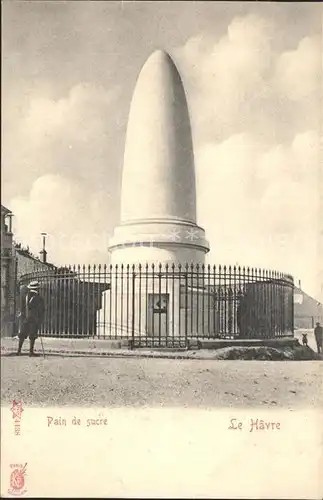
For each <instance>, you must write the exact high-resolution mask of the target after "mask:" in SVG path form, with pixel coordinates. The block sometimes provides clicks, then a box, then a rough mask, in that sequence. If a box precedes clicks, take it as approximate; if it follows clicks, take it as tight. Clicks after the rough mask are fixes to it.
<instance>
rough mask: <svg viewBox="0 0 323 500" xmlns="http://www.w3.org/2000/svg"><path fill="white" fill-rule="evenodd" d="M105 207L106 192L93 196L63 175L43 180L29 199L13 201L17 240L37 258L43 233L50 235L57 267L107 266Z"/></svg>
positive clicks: (49, 246) (51, 253) (50, 252)
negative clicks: (105, 264) (97, 264)
mask: <svg viewBox="0 0 323 500" xmlns="http://www.w3.org/2000/svg"><path fill="white" fill-rule="evenodd" d="M103 206H104V192H103V191H99V190H97V191H96V192H94V193H92V195H91V193H89V192H88V191H87V190H86V189H85V188H84V186H81V185H78V184H75V183H73V182H72V181H71V180H70V179H68V178H66V177H63V176H61V175H58V174H55V175H53V174H48V175H44V176H41V177H39V178H38V179H37V180H36V181H35V182H34V183H33V185H32V188H31V190H30V193H29V194H28V196H26V197H15V198H13V199H12V201H11V209H12V211H13V212H14V214H15V227H14V231H15V238H16V239H17V240H18V241H21V242H22V243H23V244H27V243H28V245H29V246H30V248H31V250H32V251H33V253H34V254H36V255H37V254H38V252H39V251H40V249H41V236H40V233H41V232H46V233H48V238H47V251H48V257H49V260H50V261H53V260H54V262H55V263H56V264H71V263H72V264H74V263H75V264H76V263H80V264H83V263H90V262H93V263H97V262H101V261H102V260H103V262H106V260H107V254H108V251H107V248H108V241H109V234H108V231H107V227H106V224H105V216H104V212H102V209H103ZM76 260H77V262H76Z"/></svg>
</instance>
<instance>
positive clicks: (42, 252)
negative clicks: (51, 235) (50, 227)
mask: <svg viewBox="0 0 323 500" xmlns="http://www.w3.org/2000/svg"><path fill="white" fill-rule="evenodd" d="M40 234H41V236H42V237H43V249H42V251H41V252H40V255H41V260H42V262H43V263H44V264H45V263H46V262H47V252H46V236H48V234H47V233H40Z"/></svg>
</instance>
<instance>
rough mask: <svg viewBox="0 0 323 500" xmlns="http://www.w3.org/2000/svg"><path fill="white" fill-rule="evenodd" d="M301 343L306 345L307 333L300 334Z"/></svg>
mask: <svg viewBox="0 0 323 500" xmlns="http://www.w3.org/2000/svg"><path fill="white" fill-rule="evenodd" d="M302 344H303V345H305V346H306V347H308V339H307V333H303V334H302Z"/></svg>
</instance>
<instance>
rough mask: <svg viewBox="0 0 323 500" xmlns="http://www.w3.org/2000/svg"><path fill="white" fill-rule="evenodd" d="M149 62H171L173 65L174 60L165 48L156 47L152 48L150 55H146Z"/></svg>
mask: <svg viewBox="0 0 323 500" xmlns="http://www.w3.org/2000/svg"><path fill="white" fill-rule="evenodd" d="M148 61H149V62H151V61H154V62H156V63H159V64H165V63H166V64H171V65H173V64H174V61H173V59H172V58H171V56H170V55H169V54H168V52H166V50H164V49H156V50H154V51H153V52H152V53H151V54H150V56H149V57H148V59H147V62H148Z"/></svg>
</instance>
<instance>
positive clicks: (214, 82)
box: [175, 14, 322, 145]
mask: <svg viewBox="0 0 323 500" xmlns="http://www.w3.org/2000/svg"><path fill="white" fill-rule="evenodd" d="M276 29H277V26H275V25H274V24H273V22H272V21H268V20H267V19H265V18H263V17H261V16H259V15H254V14H249V15H246V16H243V17H237V18H234V19H233V20H232V21H231V23H230V24H229V25H228V28H227V32H226V34H225V35H224V36H222V37H221V38H220V39H218V38H217V37H216V36H215V35H213V36H211V35H200V36H194V37H192V38H190V39H188V41H187V42H186V43H185V45H184V46H182V47H179V48H177V50H176V51H175V56H176V59H177V63H178V66H179V68H180V70H181V72H182V74H183V79H184V84H185V88H186V90H187V93H188V96H189V104H190V111H191V117H192V127H193V130H194V135H195V143H196V144H197V145H200V144H201V143H203V142H204V141H205V140H207V141H210V140H215V141H221V140H223V139H225V138H227V137H229V136H231V135H233V134H237V133H241V132H245V131H248V132H252V133H254V134H255V133H257V134H258V135H261V136H263V138H265V139H266V140H269V141H271V142H274V141H276V140H277V137H280V138H283V140H288V141H290V140H291V139H292V134H293V133H296V132H298V131H305V130H307V129H309V128H317V127H318V126H319V120H320V99H319V94H318V92H317V91H318V89H320V88H321V79H320V74H321V71H322V69H321V66H320V54H321V50H320V36H312V37H306V38H303V39H302V40H300V41H299V42H298V45H297V46H296V47H295V49H294V50H289V51H284V50H283V49H280V50H278V49H277V46H276V44H275V32H276ZM295 101H296V103H297V105H296V106H295ZM291 123H293V126H292V130H291V127H290V124H291ZM295 126H296V127H299V130H294V127H295Z"/></svg>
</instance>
